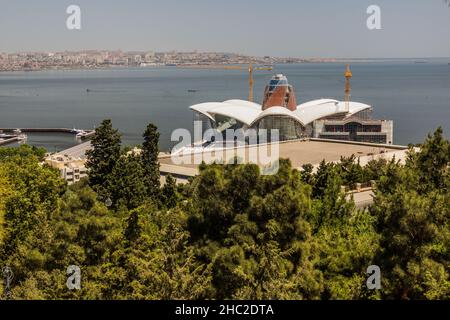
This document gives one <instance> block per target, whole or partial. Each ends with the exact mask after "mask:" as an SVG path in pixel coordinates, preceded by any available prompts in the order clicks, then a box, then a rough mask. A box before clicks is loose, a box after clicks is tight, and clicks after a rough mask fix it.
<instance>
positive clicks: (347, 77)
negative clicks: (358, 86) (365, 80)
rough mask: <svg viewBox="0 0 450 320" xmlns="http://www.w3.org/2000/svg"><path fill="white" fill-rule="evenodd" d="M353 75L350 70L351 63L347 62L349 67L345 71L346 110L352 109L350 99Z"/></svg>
mask: <svg viewBox="0 0 450 320" xmlns="http://www.w3.org/2000/svg"><path fill="white" fill-rule="evenodd" d="M352 77H353V74H352V72H351V71H350V65H349V64H347V69H346V71H345V110H346V111H347V112H348V111H350V99H351V86H350V79H351V78H352Z"/></svg>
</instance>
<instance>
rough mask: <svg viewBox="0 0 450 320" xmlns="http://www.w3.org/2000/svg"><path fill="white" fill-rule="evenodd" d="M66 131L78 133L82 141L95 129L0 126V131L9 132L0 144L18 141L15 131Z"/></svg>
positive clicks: (93, 132) (91, 134) (87, 138)
mask: <svg viewBox="0 0 450 320" xmlns="http://www.w3.org/2000/svg"><path fill="white" fill-rule="evenodd" d="M17 131H19V132H20V133H66V134H72V135H77V136H78V135H79V134H80V136H79V138H80V139H81V140H83V141H85V140H89V139H90V138H92V137H93V136H94V134H95V130H82V129H69V128H0V132H3V133H10V134H11V135H10V136H8V137H7V138H6V139H3V140H1V139H0V146H2V145H7V144H11V143H15V142H18V141H20V140H21V139H20V138H19V135H18V134H17V133H16V132H17Z"/></svg>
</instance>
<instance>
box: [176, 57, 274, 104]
mask: <svg viewBox="0 0 450 320" xmlns="http://www.w3.org/2000/svg"><path fill="white" fill-rule="evenodd" d="M181 67H182V68H186V67H187V68H195V69H197V68H198V69H224V70H245V69H246V67H245V66H225V65H224V66H222V65H192V66H181ZM259 70H265V71H272V70H273V68H272V67H254V66H253V64H252V63H250V64H249V66H248V85H249V93H248V101H250V102H253V85H254V81H253V73H254V71H259Z"/></svg>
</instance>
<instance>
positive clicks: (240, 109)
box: [190, 100, 261, 125]
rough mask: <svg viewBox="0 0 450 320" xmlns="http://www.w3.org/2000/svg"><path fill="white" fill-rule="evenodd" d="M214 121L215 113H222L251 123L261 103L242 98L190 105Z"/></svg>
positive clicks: (259, 110)
mask: <svg viewBox="0 0 450 320" xmlns="http://www.w3.org/2000/svg"><path fill="white" fill-rule="evenodd" d="M190 109H191V110H194V111H197V112H200V113H201V114H204V115H206V116H207V117H209V118H210V119H212V120H214V121H215V118H214V116H215V115H222V116H226V117H230V118H233V119H236V120H238V121H239V122H242V123H244V124H246V125H251V124H252V123H253V121H254V120H255V119H256V118H257V117H258V115H259V114H260V113H261V105H259V104H257V103H253V102H249V101H244V100H228V101H225V102H208V103H201V104H197V105H194V106H192V107H190Z"/></svg>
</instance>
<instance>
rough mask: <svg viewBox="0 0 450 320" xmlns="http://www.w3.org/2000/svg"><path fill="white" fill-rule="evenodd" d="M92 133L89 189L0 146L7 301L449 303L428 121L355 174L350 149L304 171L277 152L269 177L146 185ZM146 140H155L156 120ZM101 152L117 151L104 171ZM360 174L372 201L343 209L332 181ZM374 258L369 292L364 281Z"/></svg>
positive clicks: (445, 212) (440, 173)
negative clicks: (417, 142) (406, 148)
mask: <svg viewBox="0 0 450 320" xmlns="http://www.w3.org/2000/svg"><path fill="white" fill-rule="evenodd" d="M104 127H106V129H107V130H106V129H105V128H103V129H105V130H103V129H102V130H100V133H101V132H102V131H103V132H105V131H109V132H110V134H106V136H108V138H105V141H106V144H109V145H110V147H111V148H106V151H105V149H102V148H103V147H104V146H105V145H102V146H101V147H100V148H98V150H102V152H98V153H95V152H94V151H95V148H94V150H93V152H92V153H91V154H90V157H91V158H92V157H93V154H96V155H97V156H99V158H97V160H98V161H97V160H95V161H94V162H95V163H96V165H98V166H97V168H102V170H103V169H104V170H103V171H102V172H101V174H103V175H99V172H100V171H95V170H94V172H96V175H94V177H97V178H99V177H101V178H102V179H103V180H102V181H101V184H96V185H93V187H92V188H91V187H90V186H89V185H88V183H92V180H89V181H82V182H80V183H78V184H75V185H73V186H70V187H67V185H66V183H65V182H64V181H62V180H61V179H60V178H59V176H58V172H57V171H56V170H54V169H51V168H49V167H47V166H45V165H42V164H41V163H40V161H41V160H42V152H41V151H40V150H38V149H33V148H29V147H21V148H18V149H12V148H9V149H4V148H0V265H2V266H4V265H7V266H10V267H11V268H12V269H13V270H14V274H15V277H14V282H13V286H12V298H13V299H142V300H143V299H147V300H149V299H380V298H385V299H450V278H449V276H450V265H449V263H448V261H450V205H449V203H450V192H449V187H450V174H449V160H450V159H449V150H450V149H449V148H450V147H449V142H448V140H446V139H445V138H444V136H443V133H442V130H440V129H439V130H437V131H436V132H435V133H434V134H433V135H430V136H429V137H428V139H427V140H426V141H425V142H424V144H422V145H421V149H420V150H414V149H411V150H410V154H409V156H408V158H407V160H406V163H402V162H400V161H398V160H397V159H393V160H391V161H385V160H376V161H372V162H370V163H369V164H368V166H366V167H364V168H361V166H360V165H359V163H358V162H357V161H356V158H355V157H350V158H343V159H341V162H340V163H335V164H327V163H325V162H322V163H321V164H320V166H319V168H318V170H317V171H316V173H313V168H312V166H304V167H303V170H301V171H298V170H296V169H293V168H292V166H291V164H290V162H289V161H287V160H283V159H281V160H280V165H279V170H278V172H277V173H276V174H274V175H272V176H265V175H261V173H260V170H259V168H258V167H257V166H255V165H217V164H213V165H202V166H200V174H199V176H197V177H195V178H193V179H191V180H190V182H189V183H188V184H186V185H183V186H176V183H175V180H174V179H173V178H171V177H168V179H167V183H166V185H165V186H164V187H163V188H162V190H161V193H159V191H158V190H159V185H157V184H156V183H155V184H151V183H150V184H149V182H148V181H146V177H147V173H148V172H151V173H153V174H155V173H156V172H157V168H156V167H155V163H153V167H152V168H153V169H149V171H146V170H147V169H148V168H149V167H146V165H145V164H144V158H143V157H142V155H141V156H137V155H136V153H133V152H128V151H132V150H126V151H122V153H120V137H118V135H116V138H118V139H111V137H112V136H114V135H115V134H117V132H116V131H114V130H112V128H111V127H110V124H109V126H108V124H107V123H106V124H105V126H104ZM108 128H109V129H108ZM146 134H147V136H148V137H153V138H149V139H148V141H153V142H154V141H157V139H155V137H157V132H156V128H155V127H152V126H150V127H149V128H148V130H147V133H146ZM113 141H115V143H112V144H111V142H113ZM97 142H98V143H99V144H101V141H99V140H97ZM112 145H114V147H113V146H112ZM98 150H97V151H98ZM108 150H109V151H111V150H115V151H114V152H113V153H114V154H116V151H117V150H119V152H118V153H117V154H118V155H117V154H116V155H117V157H116V158H115V159H114V161H111V162H110V165H111V167H110V170H109V171H108V170H106V162H109V160H111V159H110V158H104V155H105V154H107V152H109V151H108ZM147 150H153V151H148V152H149V153H152V154H153V155H156V154H157V145H156V147H155V144H151V145H148V148H147ZM156 157H157V156H156ZM147 159H150V157H149V158H147ZM155 159H157V158H153V160H155ZM106 160H108V161H106ZM148 164H149V163H147V165H148ZM150 167H151V166H150ZM146 168H147V169H146ZM155 177H156V176H155ZM152 179H153V178H152ZM158 179H159V174H158ZM370 180H375V181H376V189H375V201H374V204H373V205H372V206H371V207H370V208H369V209H368V210H367V209H366V210H356V209H355V206H354V203H353V201H351V200H349V198H348V196H347V195H346V194H345V193H344V192H343V190H342V188H341V186H342V185H348V186H352V185H354V184H355V183H357V182H367V181H370ZM152 185H153V186H154V189H153V190H154V191H155V190H156V194H155V192H148V191H147V188H148V187H149V186H152ZM105 196H109V197H110V198H111V200H112V206H110V207H107V205H108V203H106V202H105ZM373 264H375V265H378V266H380V267H381V272H382V290H379V291H371V290H368V288H367V287H366V280H367V274H366V271H367V267H368V266H369V265H373ZM69 265H77V266H79V267H80V268H81V270H82V287H81V290H79V291H70V290H68V289H67V287H66V280H67V274H66V270H67V267H68V266H69ZM3 286H4V284H3V282H2V281H1V279H0V294H2V293H4V289H3Z"/></svg>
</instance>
